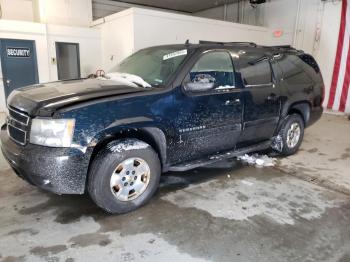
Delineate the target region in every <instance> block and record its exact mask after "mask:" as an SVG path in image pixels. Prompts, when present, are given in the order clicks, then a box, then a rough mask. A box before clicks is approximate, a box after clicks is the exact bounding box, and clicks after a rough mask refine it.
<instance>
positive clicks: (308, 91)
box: [304, 86, 314, 94]
mask: <svg viewBox="0 0 350 262" xmlns="http://www.w3.org/2000/svg"><path fill="white" fill-rule="evenodd" d="M304 91H305V93H307V94H310V93H311V92H312V91H314V86H309V87H307V88H304Z"/></svg>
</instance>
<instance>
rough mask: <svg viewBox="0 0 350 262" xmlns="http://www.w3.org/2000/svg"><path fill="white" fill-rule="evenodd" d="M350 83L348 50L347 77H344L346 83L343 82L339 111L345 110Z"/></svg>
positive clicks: (349, 52) (349, 53)
mask: <svg viewBox="0 0 350 262" xmlns="http://www.w3.org/2000/svg"><path fill="white" fill-rule="evenodd" d="M349 84H350V51H348V56H347V59H346V70H345V78H344V84H343V88H342V92H341V96H340V104H339V111H341V112H344V111H345V106H346V100H347V98H348V90H349Z"/></svg>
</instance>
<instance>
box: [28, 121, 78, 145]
mask: <svg viewBox="0 0 350 262" xmlns="http://www.w3.org/2000/svg"><path fill="white" fill-rule="evenodd" d="M74 126H75V120H74V119H41V118H35V119H33V121H32V127H31V130H30V139H29V141H30V143H32V144H36V145H42V146H50V147H70V146H71V144H72V140H73V134H74Z"/></svg>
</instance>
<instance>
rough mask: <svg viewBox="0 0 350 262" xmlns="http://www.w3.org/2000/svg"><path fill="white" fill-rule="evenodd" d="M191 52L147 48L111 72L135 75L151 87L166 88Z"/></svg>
mask: <svg viewBox="0 0 350 262" xmlns="http://www.w3.org/2000/svg"><path fill="white" fill-rule="evenodd" d="M189 52H190V50H188V49H183V48H176V47H174V48H172V47H153V48H147V49H143V50H140V51H138V52H136V53H135V54H133V55H131V56H129V57H128V58H126V59H125V60H124V61H122V62H121V63H120V64H119V65H118V66H117V67H116V68H114V69H113V70H111V71H112V72H116V73H124V74H130V75H135V76H137V77H140V78H141V79H142V80H144V81H145V82H147V83H148V84H149V85H151V86H165V85H166V84H167V83H168V81H169V79H170V77H171V76H172V75H173V74H174V73H175V71H176V70H177V69H178V68H179V66H180V65H181V63H182V62H183V61H184V59H185V57H186V56H187V54H188V53H189Z"/></svg>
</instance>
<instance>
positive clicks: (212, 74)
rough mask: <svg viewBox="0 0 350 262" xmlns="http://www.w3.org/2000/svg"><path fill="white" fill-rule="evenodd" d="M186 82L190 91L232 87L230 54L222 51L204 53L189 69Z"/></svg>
mask: <svg viewBox="0 0 350 262" xmlns="http://www.w3.org/2000/svg"><path fill="white" fill-rule="evenodd" d="M187 82H188V83H187V85H186V87H187V89H189V90H191V91H202V90H203V91H204V90H210V89H227V88H234V75H233V66H232V60H231V56H230V54H229V53H227V52H223V51H221V52H210V53H206V54H204V55H203V56H201V57H200V58H199V60H198V61H197V63H196V64H195V65H194V67H193V68H192V70H191V71H190V73H189V75H188V77H187ZM196 89H199V90H196Z"/></svg>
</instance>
